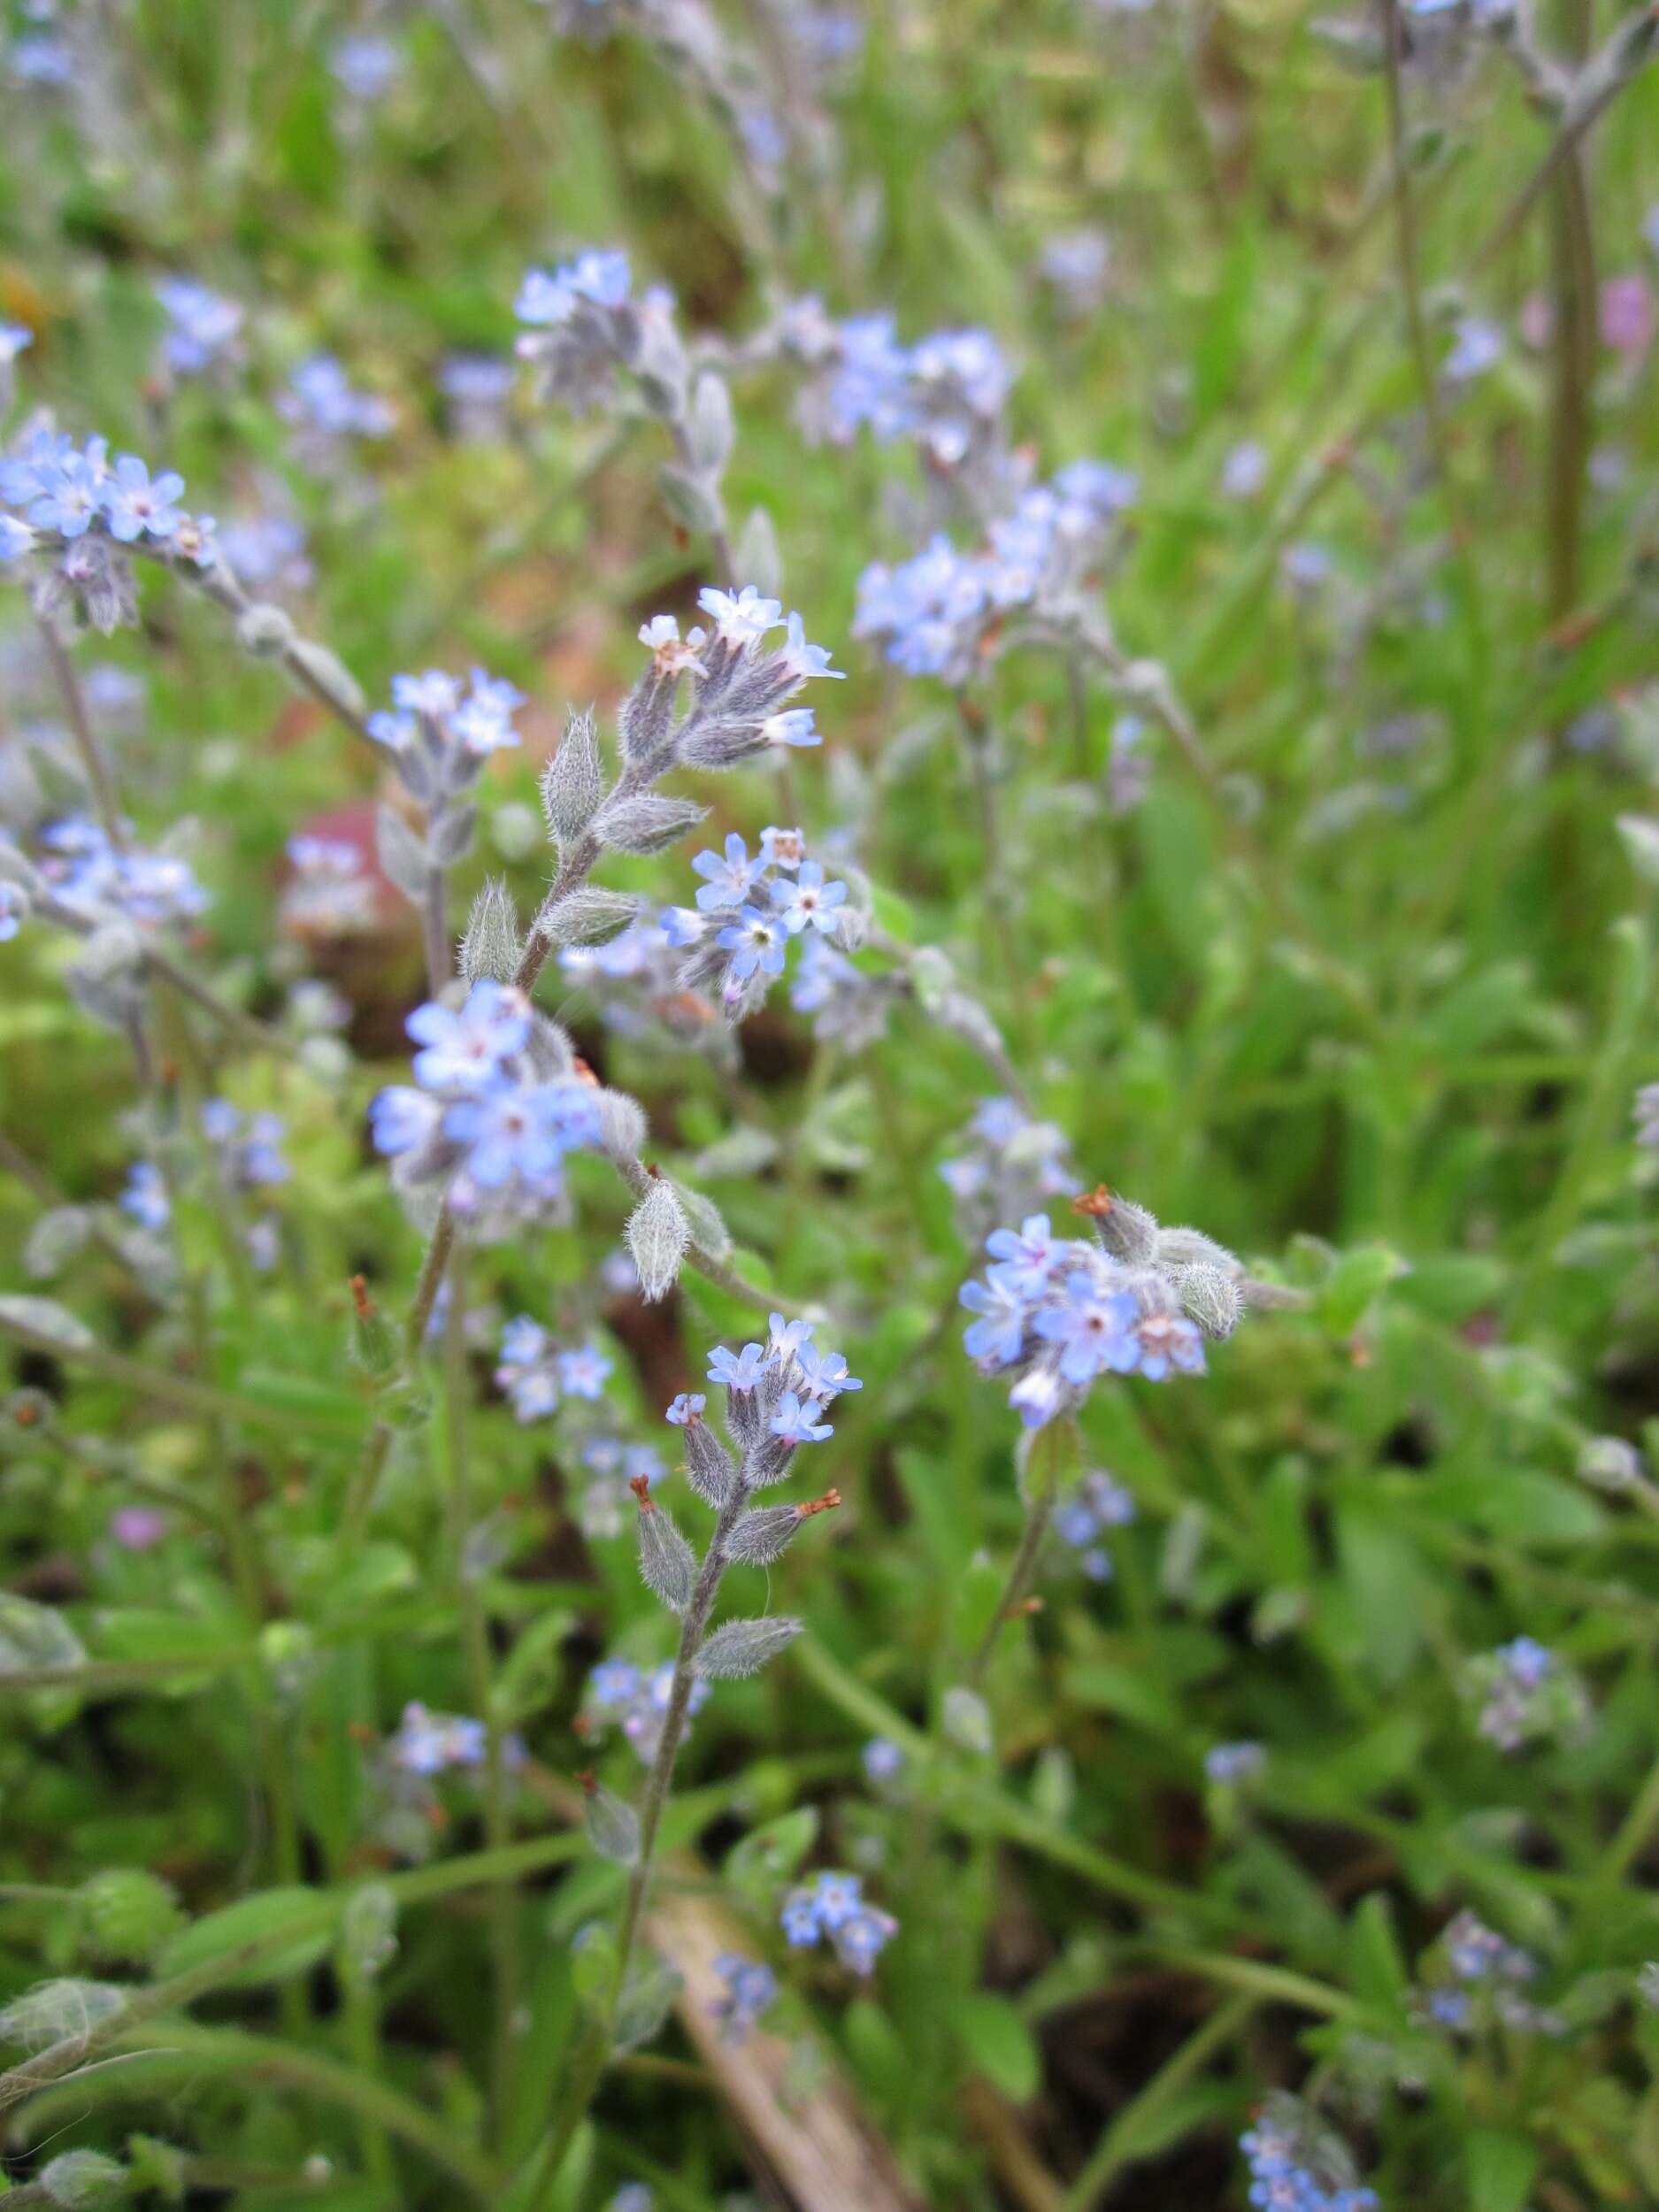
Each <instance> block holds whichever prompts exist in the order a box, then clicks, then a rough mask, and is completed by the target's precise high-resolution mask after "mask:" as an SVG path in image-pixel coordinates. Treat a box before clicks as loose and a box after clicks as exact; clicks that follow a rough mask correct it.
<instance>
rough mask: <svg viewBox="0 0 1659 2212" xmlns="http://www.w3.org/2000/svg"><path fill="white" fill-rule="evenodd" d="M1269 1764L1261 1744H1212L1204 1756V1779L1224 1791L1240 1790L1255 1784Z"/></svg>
mask: <svg viewBox="0 0 1659 2212" xmlns="http://www.w3.org/2000/svg"><path fill="white" fill-rule="evenodd" d="M1266 1764H1267V1754H1266V1752H1265V1751H1263V1748H1262V1747H1261V1745H1260V1744H1259V1743H1250V1742H1248V1741H1245V1742H1240V1743H1218V1744H1212V1745H1211V1746H1210V1749H1209V1750H1208V1751H1206V1752H1205V1754H1204V1778H1205V1780H1206V1781H1208V1782H1214V1783H1216V1784H1217V1786H1220V1787H1222V1788H1224V1789H1238V1788H1240V1787H1241V1786H1243V1785H1244V1784H1245V1783H1247V1782H1254V1781H1255V1780H1256V1777H1257V1776H1258V1775H1259V1774H1261V1772H1262V1771H1263V1769H1264V1768H1265V1766H1266Z"/></svg>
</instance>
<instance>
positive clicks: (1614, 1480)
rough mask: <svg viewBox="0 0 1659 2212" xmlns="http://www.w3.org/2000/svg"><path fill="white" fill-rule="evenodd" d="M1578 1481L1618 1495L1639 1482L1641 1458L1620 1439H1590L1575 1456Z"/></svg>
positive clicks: (1605, 1437) (1610, 1437)
mask: <svg viewBox="0 0 1659 2212" xmlns="http://www.w3.org/2000/svg"><path fill="white" fill-rule="evenodd" d="M1578 1479H1579V1481H1580V1482H1587V1483H1588V1484H1589V1485H1590V1486H1591V1488H1592V1489H1594V1490H1606V1491H1609V1492H1611V1493H1613V1494H1617V1493H1618V1492H1620V1491H1624V1490H1633V1489H1634V1488H1635V1487H1636V1486H1637V1484H1638V1483H1639V1482H1640V1480H1641V1455H1640V1453H1639V1452H1638V1451H1637V1449H1636V1448H1635V1446H1634V1445H1633V1444H1627V1443H1626V1442H1625V1441H1624V1438H1623V1437H1622V1436H1592V1437H1590V1438H1588V1439H1587V1440H1586V1442H1585V1443H1584V1445H1583V1446H1582V1447H1581V1448H1580V1449H1579V1453H1578Z"/></svg>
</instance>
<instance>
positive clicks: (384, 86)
mask: <svg viewBox="0 0 1659 2212" xmlns="http://www.w3.org/2000/svg"><path fill="white" fill-rule="evenodd" d="M403 59H404V58H403V49H402V48H401V47H400V46H399V45H397V44H396V42H395V41H394V40H392V39H389V38H383V37H382V36H381V35H380V33H379V32H377V31H353V32H350V33H349V34H348V35H346V36H345V37H344V38H340V39H336V40H335V42H334V46H333V48H332V49H331V50H330V52H329V56H328V69H329V73H330V75H331V76H332V77H333V78H334V82H335V83H336V84H337V85H338V86H339V87H340V89H341V90H342V92H343V93H344V94H345V96H346V97H347V98H348V99H349V100H355V101H357V103H358V104H360V105H362V106H365V107H372V106H373V104H374V103H375V102H376V101H377V100H381V99H383V98H384V97H385V96H386V95H387V93H388V92H389V91H390V89H391V88H392V86H393V85H394V84H396V81H397V80H398V78H399V77H400V76H401V75H402V74H403Z"/></svg>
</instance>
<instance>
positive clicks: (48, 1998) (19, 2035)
mask: <svg viewBox="0 0 1659 2212" xmlns="http://www.w3.org/2000/svg"><path fill="white" fill-rule="evenodd" d="M126 2003H127V1992H126V1991H125V1990H124V1989H120V1988H118V1987H117V1986H116V1985H115V1984H114V1983H112V1982H88V1981H77V1980H73V1979H65V1980H60V1981H51V1982H39V1983H37V1984H36V1985H35V1987H34V1988H33V1989H26V1990H25V1991H24V1993H23V1994H22V1995H21V1996H20V1997H14V1998H13V1999H12V2002H11V2003H10V2004H9V2005H6V2006H4V2008H0V2042H4V2043H16V2044H19V2045H20V2046H21V2047H22V2048H23V2049H24V2050H26V2051H43V2050H46V2049H47V2048H48V2047H50V2045H52V2044H54V2043H63V2042H65V2041H68V2040H71V2039H75V2040H79V2039H82V2038H84V2037H86V2036H88V2035H90V2034H91V2032H92V2031H93V2030H94V2028H98V2027H102V2026H103V2024H104V2022H105V2021H106V2020H112V2019H113V2018H114V2017H115V2016H116V2014H117V2013H118V2012H119V2011H121V2010H122V2009H123V2008H124V2007H125V2005H126Z"/></svg>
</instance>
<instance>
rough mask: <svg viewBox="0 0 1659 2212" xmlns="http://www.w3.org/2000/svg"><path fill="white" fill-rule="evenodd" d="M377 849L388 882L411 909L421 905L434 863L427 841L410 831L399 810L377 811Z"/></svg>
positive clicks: (375, 828)
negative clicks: (427, 849) (399, 892)
mask: <svg viewBox="0 0 1659 2212" xmlns="http://www.w3.org/2000/svg"><path fill="white" fill-rule="evenodd" d="M374 849H375V852H376V854H377V855H378V856H379V859H380V868H381V871H382V872H383V873H384V875H385V876H386V878H387V880H388V882H389V883H391V884H392V885H393V886H394V887H396V889H397V890H399V891H401V892H402V893H403V896H404V897H405V898H406V899H407V900H408V901H409V902H410V904H411V906H418V905H419V903H420V902H421V900H422V899H423V898H424V897H425V896H426V876H427V873H428V871H429V868H430V865H431V863H430V862H429V860H428V858H427V855H426V843H425V841H424V840H423V839H421V838H420V837H419V835H417V833H415V831H413V830H412V829H411V827H410V826H409V824H408V823H407V822H406V821H405V820H404V819H403V816H402V815H401V814H400V813H399V812H398V811H397V810H396V807H390V806H386V805H380V806H378V807H376V808H375V810H374Z"/></svg>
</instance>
